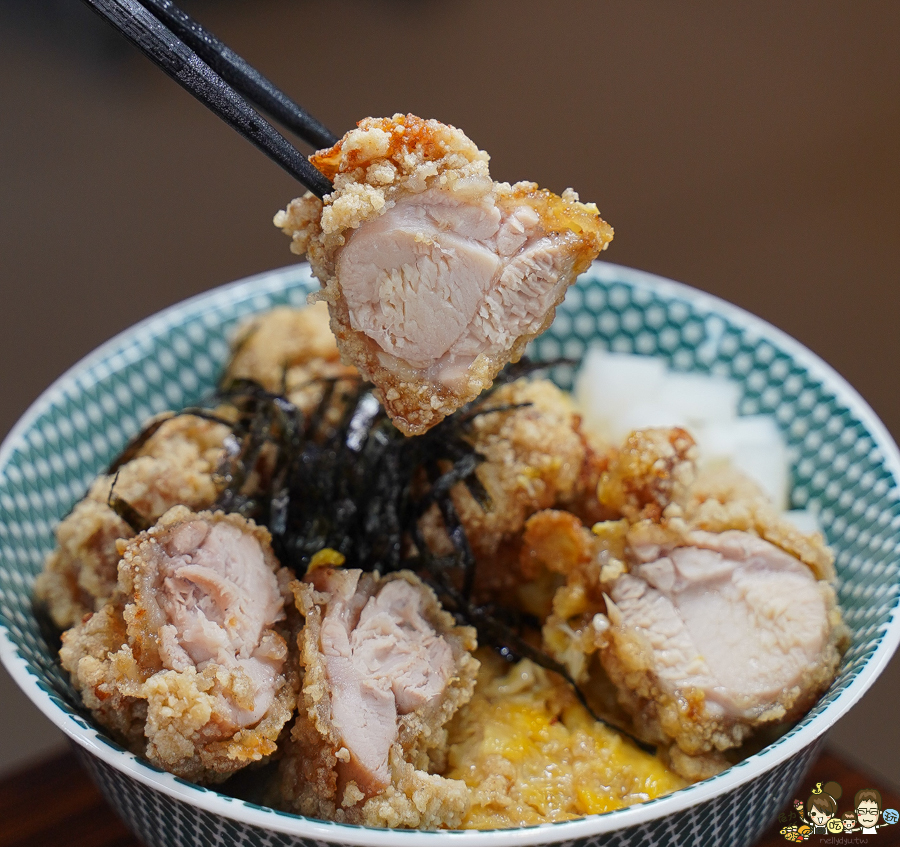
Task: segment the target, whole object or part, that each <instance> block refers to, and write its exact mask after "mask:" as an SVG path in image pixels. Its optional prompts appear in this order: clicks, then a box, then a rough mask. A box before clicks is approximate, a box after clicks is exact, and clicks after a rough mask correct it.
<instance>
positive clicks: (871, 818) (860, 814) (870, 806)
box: [856, 800, 881, 829]
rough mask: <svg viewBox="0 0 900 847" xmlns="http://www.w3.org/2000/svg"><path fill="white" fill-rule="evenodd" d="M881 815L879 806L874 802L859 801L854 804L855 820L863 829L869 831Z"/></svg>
mask: <svg viewBox="0 0 900 847" xmlns="http://www.w3.org/2000/svg"><path fill="white" fill-rule="evenodd" d="M880 814H881V809H880V808H879V804H878V802H877V801H875V800H860V801H859V803H857V804H856V819H857V820H858V821H859V825H860V826H861V827H863V828H864V829H870V828H871V827H873V826H875V824H877V823H878V816H879V815H880Z"/></svg>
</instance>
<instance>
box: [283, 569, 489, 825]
mask: <svg viewBox="0 0 900 847" xmlns="http://www.w3.org/2000/svg"><path fill="white" fill-rule="evenodd" d="M292 587H293V589H294V594H295V598H296V603H297V608H298V609H299V610H300V612H301V613H302V615H303V616H304V618H305V620H306V624H305V626H304V628H303V630H302V632H301V634H300V636H299V639H298V643H299V645H300V649H301V654H302V658H301V663H302V665H303V668H304V677H303V688H302V692H301V698H300V711H299V715H298V717H297V721H296V723H295V725H294V727H293V729H292V731H291V741H290V743H289V744H288V745H287V748H286V751H285V755H284V758H283V759H282V762H281V766H280V784H279V786H278V788H277V790H276V794H277V796H276V803H277V804H278V805H279V806H281V807H283V808H287V809H289V810H290V811H294V812H299V813H301V814H306V815H312V816H315V817H321V818H325V819H327V820H336V821H343V822H347V823H362V824H367V825H372V826H392V827H423V828H435V827H438V826H450V827H454V826H458V825H459V823H460V821H461V819H462V815H463V814H464V812H465V810H466V808H467V805H468V796H467V791H466V787H465V785H464V784H463V783H461V782H458V781H454V780H447V779H444V778H443V777H441V776H439V775H436V774H434V773H429V772H428V771H429V769H432V768H438V769H440V768H441V767H442V766H443V764H444V763H443V756H444V750H445V746H446V730H445V729H444V725H445V724H446V723H447V721H448V720H449V719H450V718H451V717H452V715H453V714H454V713H455V712H456V710H457V709H458V708H459V707H460V705H462V704H463V703H465V702H467V701H468V700H469V698H470V697H471V695H472V690H473V688H474V685H475V676H476V673H477V670H478V662H477V661H476V660H475V659H474V658H473V657H472V655H471V651H472V650H474V648H475V634H474V630H472V629H471V628H469V627H458V626H456V625H455V621H454V619H453V617H452V616H451V615H450V614H448V613H447V612H445V611H444V610H443V609H442V608H441V607H440V605H439V604H438V601H437V598H436V597H435V596H434V593H433V592H432V591H431V590H430V589H429V588H427V587H426V586H425V585H424V584H423V583H422V582H421V581H420V580H419V579H418V578H417V577H415V576H414V575H413V574H412V573H410V572H407V571H402V572H400V573H397V574H393V575H390V576H387V577H384V578H381V577H379V576H378V575H377V574H374V575H373V574H364V573H363V572H362V571H359V570H336V569H334V568H331V567H319V568H314V569H312V570H311V571H310V572H309V573H308V574H307V576H306V577H305V579H304V581H303V582H294V583H293V584H292Z"/></svg>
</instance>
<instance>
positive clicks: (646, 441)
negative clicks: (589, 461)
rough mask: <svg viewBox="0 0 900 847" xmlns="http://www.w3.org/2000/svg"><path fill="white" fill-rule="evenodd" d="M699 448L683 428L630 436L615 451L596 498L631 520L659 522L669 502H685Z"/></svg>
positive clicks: (600, 482) (656, 430) (601, 480)
mask: <svg viewBox="0 0 900 847" xmlns="http://www.w3.org/2000/svg"><path fill="white" fill-rule="evenodd" d="M696 455H697V451H696V446H695V445H694V439H693V438H691V436H690V435H689V434H688V433H687V432H686V431H685V430H683V429H680V428H674V429H644V430H639V431H637V432H633V433H631V434H630V435H629V436H628V438H626V439H625V443H624V444H623V445H622V447H621V448H619V449H617V450H613V451H612V456H611V458H610V460H609V466H608V469H607V470H606V471H605V472H604V473H603V474H602V475H601V477H600V481H599V484H598V487H597V497H598V499H599V500H600V502H601V503H603V505H605V506H606V507H608V508H609V509H612V510H613V511H614V512H617V513H619V514H621V515H623V516H624V517H626V518H628V519H629V520H631V521H637V520H640V519H641V518H650V519H651V520H659V519H660V517H661V516H662V513H663V510H664V509H665V508H666V507H667V506H668V505H669V504H670V503H680V502H683V501H684V499H685V497H686V496H687V491H688V488H689V487H690V485H691V483H692V482H693V481H694V476H695V475H696V470H695V461H696Z"/></svg>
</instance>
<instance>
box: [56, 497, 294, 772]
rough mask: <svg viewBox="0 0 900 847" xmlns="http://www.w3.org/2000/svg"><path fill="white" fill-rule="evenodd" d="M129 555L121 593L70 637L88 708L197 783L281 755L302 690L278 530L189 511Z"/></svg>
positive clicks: (72, 666)
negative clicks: (279, 745)
mask: <svg viewBox="0 0 900 847" xmlns="http://www.w3.org/2000/svg"><path fill="white" fill-rule="evenodd" d="M204 543H206V544H210V545H211V546H209V547H208V549H206V552H205V553H204V547H203V544H204ZM192 545H193V546H192ZM198 545H199V546H198ZM119 550H120V553H121V556H122V559H121V563H120V565H119V579H118V588H117V591H116V592H115V593H114V594H113V596H112V598H111V599H110V600H109V601H108V602H107V604H106V605H104V606H103V607H102V608H101V609H100V610H99V611H98V612H96V613H95V614H93V615H91V616H89V617H87V618H86V619H85V620H84V621H83V622H82V623H80V624H78V625H77V626H75V627H74V628H72V629H70V630H68V631H67V632H65V633H63V636H62V639H63V646H62V649H61V650H60V659H61V661H62V665H63V667H64V668H65V669H66V670H67V671H68V672H69V673H70V675H71V678H72V683H73V685H74V686H75V688H76V690H78V692H79V693H80V694H81V696H82V698H83V700H84V703H85V705H86V706H87V707H88V708H89V709H90V710H91V711H92V713H93V714H94V716H95V718H96V719H97V720H98V721H99V722H100V723H101V724H103V725H104V726H105V727H107V729H109V731H110V732H111V733H112V735H113V736H114V737H116V738H117V739H119V740H120V741H122V743H124V744H125V745H126V746H128V747H129V748H130V749H131V750H132V751H134V752H135V753H136V754H138V755H142V756H145V757H146V758H148V759H149V760H150V761H152V762H154V763H155V764H157V765H159V766H160V767H163V768H165V769H166V770H168V771H170V772H172V773H175V774H177V775H179V776H181V777H184V778H185V779H191V780H195V781H199V782H210V783H213V782H219V781H221V780H223V779H225V778H227V777H228V776H230V775H231V774H232V773H234V772H235V771H237V770H239V769H240V768H242V767H244V766H246V765H247V764H250V763H251V762H256V761H260V760H261V759H263V758H264V757H266V756H269V755H271V754H272V753H273V752H274V751H275V749H276V743H275V742H276V740H277V738H278V736H279V734H280V732H281V730H282V728H283V727H284V726H285V724H286V723H287V722H288V720H289V719H290V717H291V715H292V713H293V710H294V706H295V703H296V690H295V689H296V687H297V686H298V684H299V682H298V679H297V678H296V674H294V673H293V672H292V671H290V670H288V671H286V672H285V673H282V672H281V671H280V668H281V667H282V665H283V664H284V662H285V660H286V658H287V643H286V640H285V636H286V635H288V631H287V624H285V623H278V624H276V623H275V619H277V618H279V617H280V618H281V619H283V618H284V615H283V612H282V611H281V610H282V607H283V604H284V599H285V595H287V594H288V593H289V592H288V588H287V583H288V581H289V578H290V577H289V574H288V572H287V571H286V570H285V569H283V568H280V567H279V565H278V562H277V560H276V559H275V557H274V555H273V553H272V551H271V546H270V536H269V533H268V532H267V531H266V530H265V529H263V528H261V527H257V526H256V525H254V524H253V523H252V522H249V521H247V520H245V519H244V518H241V517H240V516H238V515H224V514H223V513H221V512H217V513H211V512H201V513H193V512H191V511H190V510H189V509H187V508H186V507H183V506H179V507H175V508H173V509H171V510H169V511H168V512H167V513H166V514H165V515H164V516H163V517H162V519H161V520H160V521H159V522H158V523H157V524H156V525H155V526H154V527H152V528H151V529H150V530H147V531H146V532H142V533H140V534H139V535H137V536H136V537H134V538H132V539H130V540H127V541H120V542H119ZM191 550H194V552H193V553H192V552H191ZM247 551H249V555H250V557H251V558H252V559H254V561H255V562H258V563H257V564H255V567H256V569H257V571H258V572H259V573H260V574H262V575H266V574H267V575H268V576H264V579H265V580H267V581H268V582H267V584H266V588H265V590H267V591H268V592H269V594H270V595H271V596H270V597H269V598H268V600H266V601H265V602H267V603H268V604H269V606H270V608H268V609H267V610H263V611H258V610H257V611H254V609H253V608H252V606H253V603H254V602H258V601H257V599H256V598H257V596H259V593H260V591H261V590H262V589H261V588H260V587H259V585H256V586H254V585H253V584H252V583H247V580H248V579H250V577H249V576H247V574H250V573H252V568H249V567H248V566H243V565H242V564H241V562H240V557H241V556H246V555H247ZM210 557H212V558H213V559H215V560H216V561H215V562H213V564H214V565H215V566H216V567H218V569H219V571H220V572H217V571H216V567H209V564H210V563H211V560H210ZM232 558H233V559H234V562H233V563H232V562H229V559H232ZM257 578H258V577H257ZM242 585H243V590H242V589H241V586H242ZM247 592H252V593H253V595H254V596H250V595H249V594H248V593H247ZM273 592H274V593H273ZM272 604H274V605H272ZM254 618H255V620H254ZM178 621H180V623H179V625H178V626H176V625H175V622H178ZM254 627H256V628H258V632H254ZM229 639H231V640H232V641H233V642H234V644H230V643H229ZM235 651H236V652H235Z"/></svg>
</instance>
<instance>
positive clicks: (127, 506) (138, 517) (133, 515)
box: [106, 471, 153, 532]
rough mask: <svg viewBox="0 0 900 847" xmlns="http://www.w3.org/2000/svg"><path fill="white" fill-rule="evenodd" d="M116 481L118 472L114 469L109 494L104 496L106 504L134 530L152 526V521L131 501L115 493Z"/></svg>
mask: <svg viewBox="0 0 900 847" xmlns="http://www.w3.org/2000/svg"><path fill="white" fill-rule="evenodd" d="M118 481H119V472H118V471H116V475H115V476H114V477H113V481H112V484H111V485H110V486H109V496H108V497H107V498H106V505H107V506H109V508H110V509H112V510H113V511H114V512H115V513H116V514H117V515H118V516H119V517H120V518H121V519H122V520H123V521H125V523H127V524H128V526H130V527H131V528H132V530H134V532H143V531H144V530H147V529H150V527H151V526H153V521H151V520H150V519H149V518H146V517H144V515H142V514H141V513H140V512H139V511H138V510H137V509H135V508H134V506H132V505H131V503H129V502H128V501H127V500H124V499H123V498H121V497H119V495H118V494H116V483H117V482H118Z"/></svg>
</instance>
